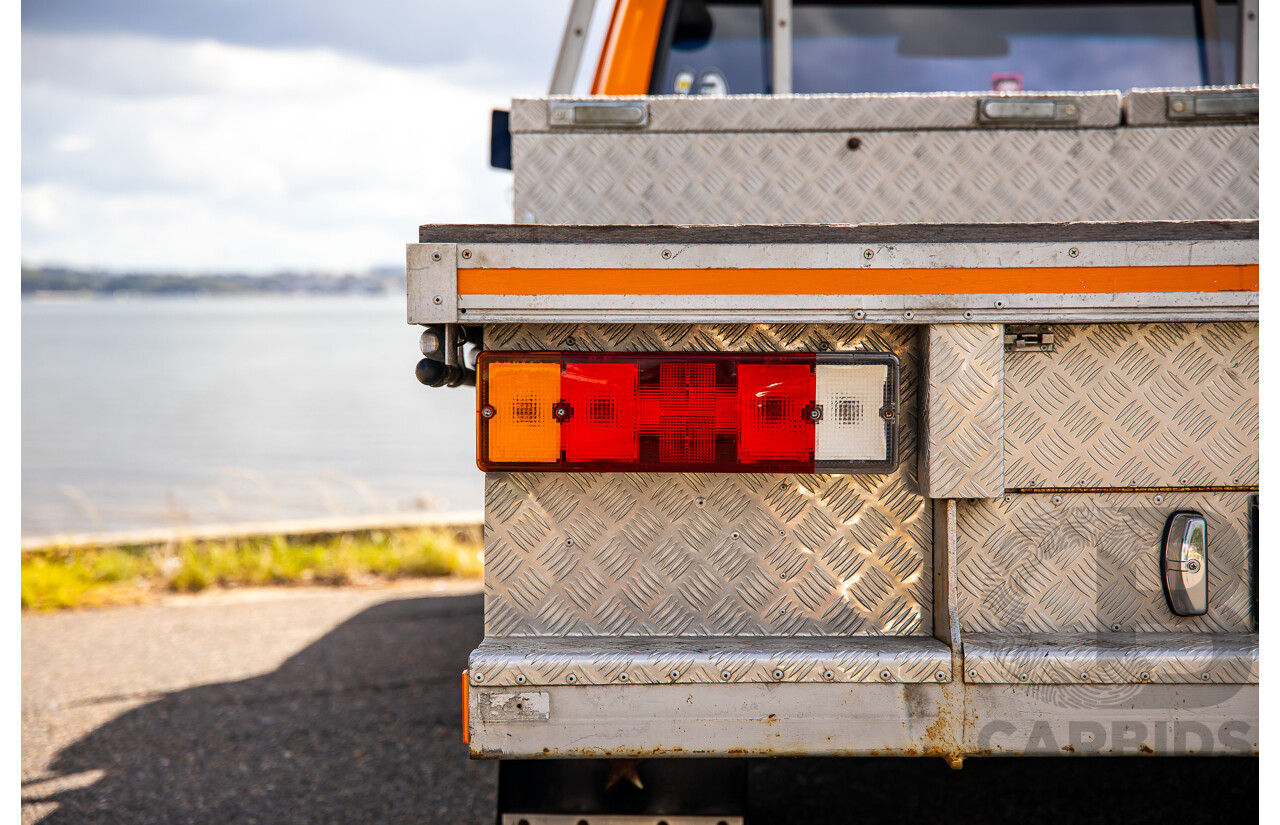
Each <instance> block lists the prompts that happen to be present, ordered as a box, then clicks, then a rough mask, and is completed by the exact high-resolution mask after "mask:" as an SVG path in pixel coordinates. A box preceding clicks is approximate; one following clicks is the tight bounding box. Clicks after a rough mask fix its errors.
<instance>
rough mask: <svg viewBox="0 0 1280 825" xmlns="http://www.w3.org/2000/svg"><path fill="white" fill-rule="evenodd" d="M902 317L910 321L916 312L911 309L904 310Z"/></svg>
mask: <svg viewBox="0 0 1280 825" xmlns="http://www.w3.org/2000/svg"><path fill="white" fill-rule="evenodd" d="M902 317H903V318H906V319H907V320H908V321H910V320H911V319H912V318H914V317H916V314H915V313H914V312H912V311H911V310H907V311H906V312H904V313H902Z"/></svg>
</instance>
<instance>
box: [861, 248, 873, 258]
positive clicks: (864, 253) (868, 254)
mask: <svg viewBox="0 0 1280 825" xmlns="http://www.w3.org/2000/svg"><path fill="white" fill-rule="evenodd" d="M875 256H876V253H875V252H874V251H873V250H870V249H864V250H862V257H864V258H866V259H867V260H868V261H869V260H871V259H872V258H874V257H875Z"/></svg>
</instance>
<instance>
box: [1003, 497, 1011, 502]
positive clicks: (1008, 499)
mask: <svg viewBox="0 0 1280 825" xmlns="http://www.w3.org/2000/svg"><path fill="white" fill-rule="evenodd" d="M1004 500H1005V501H1006V502H1008V501H1013V496H1005V497H1004Z"/></svg>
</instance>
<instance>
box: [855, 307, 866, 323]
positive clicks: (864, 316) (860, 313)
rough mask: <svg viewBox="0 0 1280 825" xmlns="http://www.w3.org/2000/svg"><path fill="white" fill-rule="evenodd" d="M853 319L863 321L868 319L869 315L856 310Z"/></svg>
mask: <svg viewBox="0 0 1280 825" xmlns="http://www.w3.org/2000/svg"><path fill="white" fill-rule="evenodd" d="M853 317H854V318H857V319H858V320H859V321H861V320H862V319H863V318H866V317H867V313H865V312H863V311H862V310H860V309H855V310H854V311H853Z"/></svg>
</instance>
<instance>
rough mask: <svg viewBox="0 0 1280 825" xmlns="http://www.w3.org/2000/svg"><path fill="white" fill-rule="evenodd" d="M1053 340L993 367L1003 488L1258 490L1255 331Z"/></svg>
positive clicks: (1090, 334) (1157, 329)
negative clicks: (998, 374) (1000, 381)
mask: <svg viewBox="0 0 1280 825" xmlns="http://www.w3.org/2000/svg"><path fill="white" fill-rule="evenodd" d="M1052 329H1053V334H1054V345H1055V351H1054V352H1052V353H1036V352H1023V353H1008V354H1006V355H1005V358H1004V409H1005V416H1004V443H1005V456H1004V470H1005V486H1007V487H1009V488H1011V489H1020V488H1033V487H1202V486H1225V487H1238V486H1255V485H1257V484H1258V430H1259V420H1260V415H1259V408H1258V401H1259V379H1260V370H1259V351H1258V325H1257V324H1256V323H1201V324H1090V325H1079V326H1076V325H1054V326H1053V327H1052Z"/></svg>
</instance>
